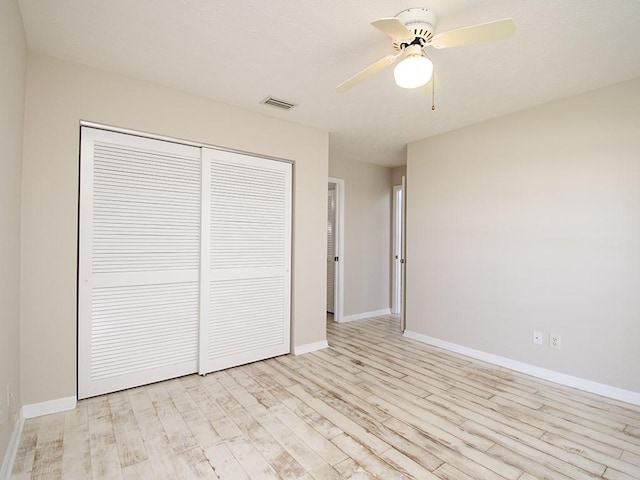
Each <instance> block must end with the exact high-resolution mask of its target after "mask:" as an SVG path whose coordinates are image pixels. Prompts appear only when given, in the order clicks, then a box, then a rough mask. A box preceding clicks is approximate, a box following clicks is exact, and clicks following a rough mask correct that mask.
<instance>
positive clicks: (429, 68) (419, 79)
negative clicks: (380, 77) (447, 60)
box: [393, 52, 433, 88]
mask: <svg viewBox="0 0 640 480" xmlns="http://www.w3.org/2000/svg"><path fill="white" fill-rule="evenodd" d="M431 75H433V63H431V60H429V59H428V58H427V57H426V56H425V55H423V54H422V52H420V53H411V52H410V53H409V54H407V56H406V57H405V58H404V59H403V60H402V61H401V62H400V63H399V64H398V65H396V67H395V68H394V69H393V78H394V79H395V81H396V85H398V86H399V87H402V88H418V87H421V86H423V85H425V84H426V83H428V82H429V80H431Z"/></svg>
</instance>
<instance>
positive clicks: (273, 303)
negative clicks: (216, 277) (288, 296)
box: [208, 277, 284, 359]
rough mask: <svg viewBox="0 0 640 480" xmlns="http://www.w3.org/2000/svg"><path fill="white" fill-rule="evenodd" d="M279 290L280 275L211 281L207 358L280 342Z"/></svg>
mask: <svg viewBox="0 0 640 480" xmlns="http://www.w3.org/2000/svg"><path fill="white" fill-rule="evenodd" d="M282 289H283V279H282V277H276V278H258V279H247V280H229V281H217V282H212V283H211V289H210V297H209V301H210V302H211V303H210V308H211V311H212V312H215V313H216V314H215V316H214V317H213V318H212V320H211V322H210V323H209V325H210V330H209V352H208V355H209V359H215V358H219V357H223V356H226V355H229V354H231V353H234V354H238V353H244V352H247V351H250V350H253V349H255V348H263V347H269V346H274V345H280V344H281V343H282V340H283V329H282V317H283V315H284V305H283V303H282Z"/></svg>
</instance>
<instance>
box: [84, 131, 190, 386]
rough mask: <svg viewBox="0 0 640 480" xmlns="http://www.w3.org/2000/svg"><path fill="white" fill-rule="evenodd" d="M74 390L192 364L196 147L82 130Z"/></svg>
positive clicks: (131, 382) (144, 378)
mask: <svg viewBox="0 0 640 480" xmlns="http://www.w3.org/2000/svg"><path fill="white" fill-rule="evenodd" d="M80 171H81V180H80V191H81V194H80V256H79V257H80V258H79V287H78V315H79V322H78V359H79V362H78V396H79V398H86V397H90V396H95V395H100V394H103V393H108V392H112V391H115V390H122V389H125V388H130V387H134V386H138V385H143V384H146V383H151V382H156V381H159V380H165V379H168V378H173V377H176V376H181V375H186V374H189V373H193V372H195V371H197V368H198V338H199V335H198V329H199V324H198V321H199V309H200V284H199V282H198V278H199V267H200V265H199V262H200V221H201V218H200V209H201V205H200V203H201V202H200V196H201V192H200V188H201V160H200V149H199V148H196V147H189V146H184V145H178V144H175V143H170V142H165V141H160V140H152V139H147V138H140V137H135V136H132V135H125V134H119V133H114V132H107V131H103V130H96V129H91V128H86V127H83V128H82V138H81V169H80Z"/></svg>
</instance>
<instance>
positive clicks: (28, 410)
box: [20, 397, 78, 419]
mask: <svg viewBox="0 0 640 480" xmlns="http://www.w3.org/2000/svg"><path fill="white" fill-rule="evenodd" d="M77 403H78V401H77V400H76V397H66V398H57V399H56V400H49V401H48V402H40V403H32V404H31V405H23V406H22V408H21V409H20V416H21V417H22V418H25V419H27V418H35V417H41V416H43V415H50V414H52V413H59V412H66V411H67V410H73V409H74V408H76V404H77Z"/></svg>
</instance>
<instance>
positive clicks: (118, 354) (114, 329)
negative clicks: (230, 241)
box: [91, 282, 199, 380]
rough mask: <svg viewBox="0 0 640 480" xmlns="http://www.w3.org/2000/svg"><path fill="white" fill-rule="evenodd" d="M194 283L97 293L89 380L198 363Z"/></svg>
mask: <svg viewBox="0 0 640 480" xmlns="http://www.w3.org/2000/svg"><path fill="white" fill-rule="evenodd" d="M198 288H199V287H198V283H197V282H191V283H180V284H164V285H135V286H122V287H108V288H95V289H94V290H93V298H92V325H91V327H92V335H91V351H92V358H91V378H92V380H102V379H105V378H109V377H113V376H116V375H121V374H122V373H127V374H133V373H139V372H141V371H144V370H147V369H149V368H157V367H163V366H166V365H171V364H174V363H176V362H183V361H193V362H195V361H196V360H197V358H196V357H197V338H198V337H197V334H198V324H197V322H195V321H194V319H197V315H198V305H199V303H198V302H199V297H198Z"/></svg>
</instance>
